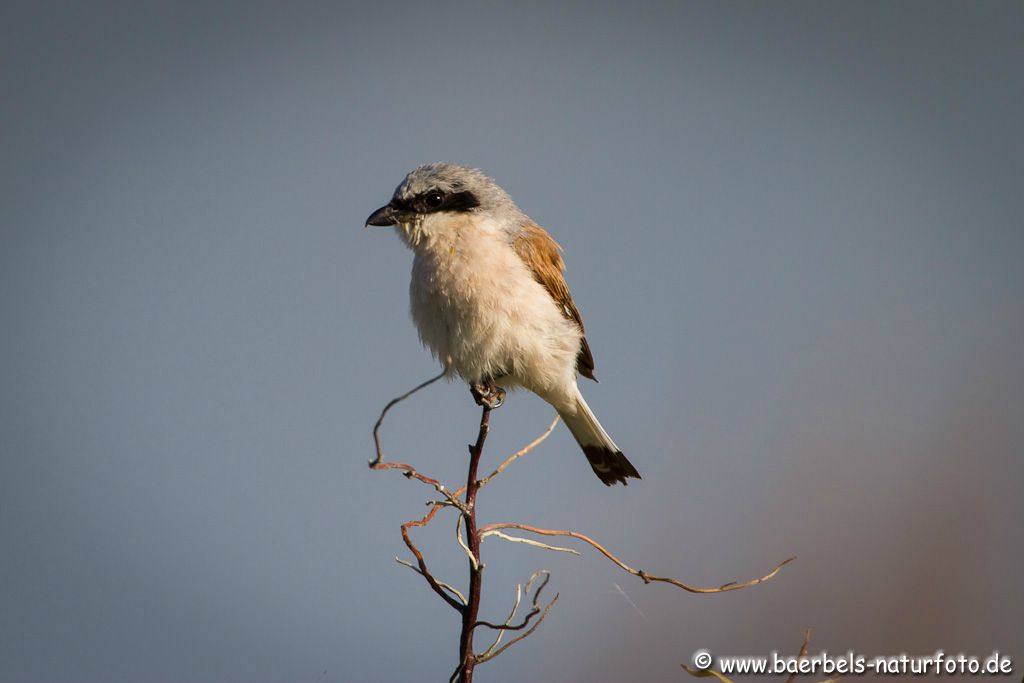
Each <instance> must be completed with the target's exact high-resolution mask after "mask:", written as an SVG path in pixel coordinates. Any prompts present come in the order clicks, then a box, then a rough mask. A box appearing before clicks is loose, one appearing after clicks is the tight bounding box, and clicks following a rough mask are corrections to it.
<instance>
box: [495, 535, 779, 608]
mask: <svg viewBox="0 0 1024 683" xmlns="http://www.w3.org/2000/svg"><path fill="white" fill-rule="evenodd" d="M496 529H519V530H520V531H528V532H530V533H533V534H539V535H541V536H568V537H570V538H575V539H577V540H580V541H583V542H584V543H587V544H589V545H590V546H592V547H593V548H594V549H595V550H597V551H598V552H600V553H601V554H602V555H604V556H605V557H607V558H608V559H609V560H611V561H612V562H614V563H615V564H616V565H618V567H619V568H620V569H622V570H623V571H626V572H629V573H630V574H632V575H633V576H639V577H640V578H641V579H643V581H644V583H651V582H652V581H658V582H662V583H670V584H672V585H673V586H677V587H679V588H682V589H683V590H685V591H688V592H690V593H726V592H728V591H735V590H740V589H741V588H748V587H750V586H756V585H757V584H759V583H763V582H765V581H767V580H768V579H770V578H772V577H773V576H775V575H776V574H777V573H778V572H779V570H780V569H782V568H783V567H784V566H786V565H787V564H789V563H790V562H792V561H793V560H795V559H796V558H795V557H791V558H789V559H787V560H783V561H782V562H780V563H779V564H778V565H776V567H775V568H774V569H772V570H771V571H770V572H768V573H767V574H765V575H764V576H762V577H760V578H757V579H751V580H750V581H745V582H744V583H736V582H735V581H731V582H729V583H726V584H723V585H721V586H719V587H718V588H698V587H695V586H690V585H688V584H685V583H683V582H682V581H678V580H676V579H672V578H667V577H663V576H652V575H650V574H648V573H647V572H645V571H642V570H640V569H633V568H632V567H630V566H629V565H627V564H626V563H625V562H623V561H622V560H620V559H619V558H618V557H616V556H615V555H613V554H612V553H611V552H609V551H608V550H607V549H606V548H605V547H604V546H603V545H601V544H600V543H598V542H597V541H595V540H594V539H592V538H590V537H589V536H584V535H583V534H579V533H576V532H575V531H566V530H562V529H539V528H537V527H534V526H529V525H526V524H517V523H513V522H503V523H500V524H488V525H486V526H484V527H481V528H480V532H481V533H483V534H487V533H490V532H491V531H493V530H496Z"/></svg>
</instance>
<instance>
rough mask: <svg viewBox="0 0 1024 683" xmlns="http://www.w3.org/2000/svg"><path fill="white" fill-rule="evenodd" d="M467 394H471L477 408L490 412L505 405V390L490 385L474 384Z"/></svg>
mask: <svg viewBox="0 0 1024 683" xmlns="http://www.w3.org/2000/svg"><path fill="white" fill-rule="evenodd" d="M469 392H470V393H471V394H473V400H474V401H476V404H477V405H478V406H483V407H485V408H490V409H491V410H494V409H495V408H500V407H501V406H502V404H504V403H505V390H504V389H502V388H501V387H496V386H494V385H493V384H490V383H488V384H474V385H472V386H470V387H469Z"/></svg>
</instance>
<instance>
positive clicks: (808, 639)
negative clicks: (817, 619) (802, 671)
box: [786, 629, 811, 683]
mask: <svg viewBox="0 0 1024 683" xmlns="http://www.w3.org/2000/svg"><path fill="white" fill-rule="evenodd" d="M810 642H811V629H807V630H805V631H804V644H803V645H801V646H800V654H798V655H797V656H796V661H798V662H799V661H800V660H801V659H803V658H804V657H806V656H807V644H808V643H810ZM795 680H796V672H795V671H794V672H793V673H791V674H790V675H789V678H787V679H786V683H793V682H794V681H795Z"/></svg>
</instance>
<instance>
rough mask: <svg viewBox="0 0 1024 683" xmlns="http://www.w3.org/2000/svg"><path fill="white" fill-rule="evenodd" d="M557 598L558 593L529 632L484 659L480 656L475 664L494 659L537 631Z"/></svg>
mask: <svg viewBox="0 0 1024 683" xmlns="http://www.w3.org/2000/svg"><path fill="white" fill-rule="evenodd" d="M558 596H559V593H555V597H553V598H551V602H549V603H548V604H547V606H546V607H545V608H544V610H543V611H542V612H541V613H540V618H539V619H537V621H536V622H534V624H533V626H531V627H530V630H529V631H527V632H526V633H523V634H520V635H518V636H516V637H515V638H513V639H512V640H510V641H508V642H507V643H505V644H504V645H502V646H501V647H500V648H498V649H497V650H495V651H494V652H492V653H491V654H489V655H487V656H486V657H484V656H482V655H481V656H479V657H477V663H482V662H486V661H489V660H491V659H494V658H495V657H497V656H498V655H500V654H501V653H502V652H504V651H505V650H507V649H509V648H510V647H512V646H513V645H515V644H516V643H518V642H519V641H520V640H523V639H524V638H529V637H530V636H531V635H532V634H533V632H534V631H536V630H537V627H538V626H540V625H541V624H542V623H544V620H545V619H547V616H548V612H550V611H551V608H552V607H554V605H555V603H556V602H558Z"/></svg>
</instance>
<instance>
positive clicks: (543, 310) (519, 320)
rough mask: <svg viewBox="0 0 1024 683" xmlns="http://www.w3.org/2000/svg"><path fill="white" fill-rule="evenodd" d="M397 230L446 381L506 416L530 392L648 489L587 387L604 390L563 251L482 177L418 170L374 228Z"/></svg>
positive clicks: (620, 478) (418, 320)
mask: <svg viewBox="0 0 1024 683" xmlns="http://www.w3.org/2000/svg"><path fill="white" fill-rule="evenodd" d="M374 226H376V227H392V228H394V230H395V232H397V233H398V235H399V237H400V238H401V240H402V241H403V242H404V243H405V244H406V245H407V246H408V247H409V248H410V249H411V250H412V252H413V263H412V275H411V280H410V284H409V303H410V306H409V308H410V313H411V316H412V319H413V323H414V324H415V326H416V329H417V332H418V333H419V337H420V340H421V341H422V342H423V344H424V345H425V346H426V347H427V348H428V349H430V351H431V353H432V354H433V355H434V356H435V357H436V358H437V359H438V360H439V361H440V362H441V364H442V366H443V368H444V374H445V375H446V376H448V377H449V378H451V377H454V376H458V377H461V378H462V379H463V380H465V381H466V382H467V383H468V384H469V387H470V391H471V393H472V395H473V398H474V399H475V400H476V402H477V404H479V405H482V406H487V407H488V408H492V409H493V408H496V407H498V406H500V405H501V404H502V403H503V402H504V400H505V390H506V389H509V390H512V389H517V388H524V389H527V390H528V391H531V392H533V393H534V394H536V395H537V396H539V397H540V398H541V399H543V400H544V401H546V402H547V403H549V404H550V405H551V406H553V407H554V409H555V410H556V411H557V412H558V414H559V416H561V419H562V420H563V421H564V422H565V424H566V426H567V427H568V428H569V431H570V432H571V433H572V435H573V437H574V438H575V439H576V441H577V443H578V444H579V445H580V447H581V448H582V449H583V453H584V455H586V457H587V460H588V462H589V463H590V466H591V467H592V468H593V470H594V473H595V474H596V475H597V476H598V478H599V479H600V480H601V481H602V482H603V483H604V484H605V485H607V486H611V485H612V484H615V483H622V484H623V485H625V484H627V482H626V479H627V478H636V479H640V474H639V473H638V472H637V470H636V468H635V467H634V466H633V465H632V463H630V462H629V460H627V459H626V456H624V455H623V454H622V451H621V450H620V449H619V447H618V446H617V445H615V442H614V441H612V438H611V437H610V436H608V433H607V432H606V431H605V430H604V428H603V427H602V426H601V423H600V422H598V420H597V417H596V416H595V415H594V412H593V411H592V410H591V409H590V406H588V405H587V402H586V401H585V400H584V398H583V394H582V393H580V390H579V386H578V384H577V375H582V376H583V377H586V378H588V379H591V380H594V381H595V382H596V381H597V379H596V377H595V376H594V357H593V355H592V353H591V351H590V345H589V344H588V343H587V338H586V336H585V333H584V327H583V318H582V316H581V315H580V312H579V309H578V308H577V307H576V304H575V302H573V299H572V295H571V294H570V293H569V287H568V285H567V284H566V281H565V275H564V270H565V261H564V260H563V258H562V248H561V246H559V244H558V243H557V242H555V240H554V239H553V238H552V237H551V235H549V234H548V233H547V231H546V230H544V229H543V228H542V227H540V226H539V225H537V224H536V223H535V222H534V221H533V220H531V219H530V217H529V216H527V215H526V214H525V213H523V212H522V211H521V210H520V209H519V207H518V206H516V204H515V202H513V201H512V199H511V197H509V195H508V193H507V192H505V190H503V189H502V188H501V187H500V186H499V185H498V183H497V182H495V181H494V179H492V178H490V177H489V176H487V175H485V174H484V173H483V172H482V171H480V170H479V169H476V168H471V167H467V166H462V165H459V164H454V163H432V164H426V165H423V166H419V167H417V168H415V169H413V170H412V171H410V172H409V173H408V174H407V175H406V176H405V178H404V179H403V180H402V182H401V183H399V185H398V187H397V188H396V189H395V191H394V194H393V195H392V197H391V201H389V202H388V203H387V204H386V205H384V206H382V207H381V208H379V209H377V210H376V211H374V212H373V213H372V214H370V216H369V217H368V218H367V219H366V223H365V227H374Z"/></svg>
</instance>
